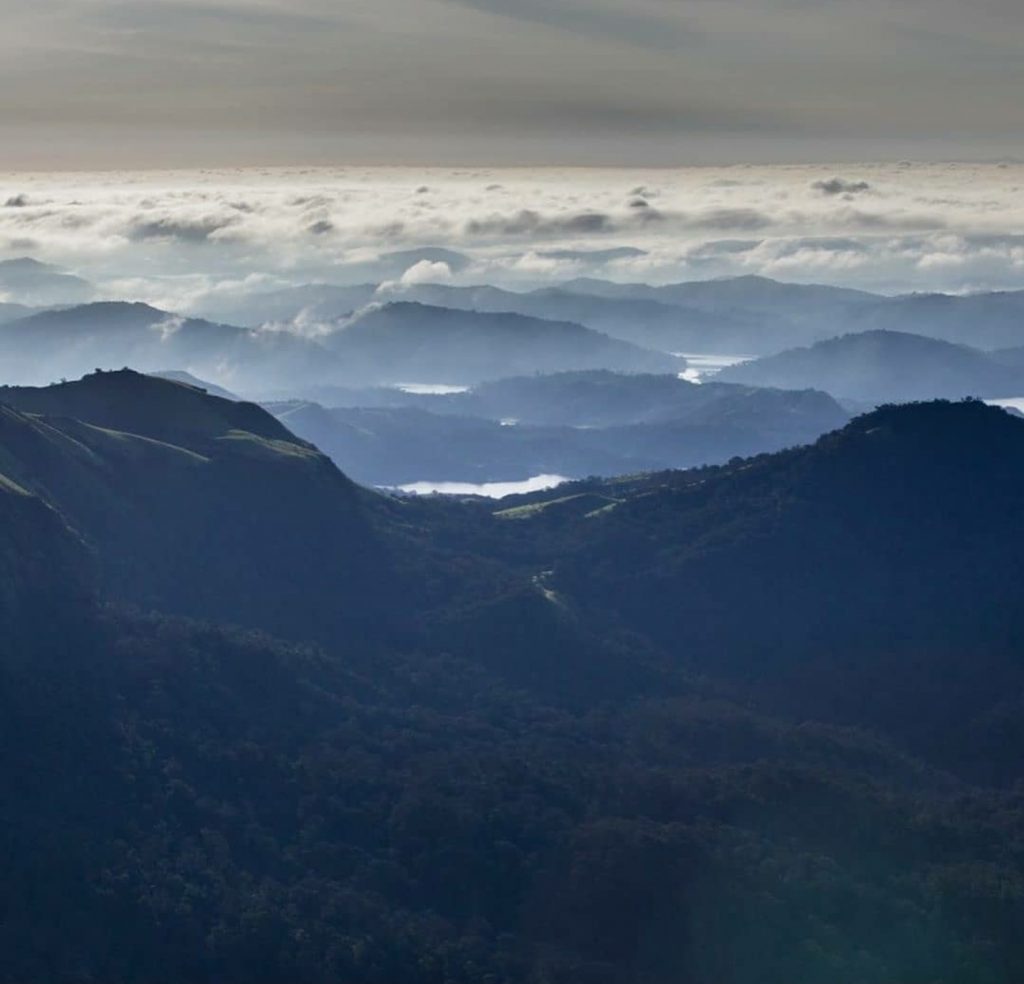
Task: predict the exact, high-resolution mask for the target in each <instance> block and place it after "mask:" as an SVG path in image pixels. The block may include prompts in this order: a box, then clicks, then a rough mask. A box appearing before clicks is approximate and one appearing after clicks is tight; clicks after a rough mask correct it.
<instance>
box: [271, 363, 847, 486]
mask: <svg viewBox="0 0 1024 984" xmlns="http://www.w3.org/2000/svg"><path fill="white" fill-rule="evenodd" d="M385 399H386V400H388V401H389V402H390V403H391V404H392V405H391V406H379V407H362V406H356V407H350V408H345V407H341V408H332V409H324V408H323V407H322V406H319V405H317V404H311V403H308V402H299V403H296V402H292V403H281V404H268V405H267V406H268V408H269V409H270V410H271V411H272V412H273V413H275V414H276V415H277V416H279V417H280V419H281V420H282V421H283V422H284V423H285V424H286V425H287V426H288V427H289V428H291V429H292V430H293V431H294V432H295V433H297V434H299V435H300V436H302V437H304V438H305V439H307V440H310V441H313V442H314V443H315V444H316V445H317V446H318V447H320V448H321V449H322V450H323V451H324V452H326V453H327V454H329V455H330V456H331V458H332V459H333V460H334V462H335V463H336V464H337V465H338V467H339V468H341V469H342V470H343V471H345V472H346V473H348V474H350V475H352V476H353V477H354V478H356V479H357V480H359V481H363V482H367V483H369V484H373V485H404V484H409V483H413V482H418V481H434V482H443V481H456V482H490V481H515V480H522V479H526V478H529V477H531V476H533V475H541V474H555V475H564V476H567V477H570V478H581V477H583V476H586V475H613V474H619V473H625V472H637V471H650V470H658V469H664V468H684V467H687V468H689V467H693V466H695V465H703V464H711V463H722V462H725V461H728V460H729V459H730V458H732V457H735V456H736V455H748V454H756V453H759V452H762V451H776V450H779V449H781V448H784V447H791V446H793V445H795V444H802V443H805V442H806V441H810V440H814V439H815V438H816V437H818V436H819V435H820V434H823V433H825V432H826V431H829V430H832V429H834V428H835V427H838V426H840V425H841V424H843V423H845V422H846V420H847V415H846V414H845V412H844V411H843V410H842V409H841V408H840V407H839V406H838V404H836V402H835V401H834V400H832V399H831V397H829V396H827V395H825V394H824V393H818V392H815V391H807V392H800V393H794V392H784V391H781V390H756V389H750V388H748V387H742V386H731V385H725V384H708V385H705V386H696V385H694V384H692V383H688V382H685V381H684V380H680V379H678V378H677V377H675V376H650V375H621V374H616V373H610V372H604V371H596V372H582V373H558V374H553V375H544V376H526V377H517V378H513V379H505V380H498V381H496V382H493V383H483V384H481V385H480V386H478V387H475V388H474V389H472V390H471V391H469V392H467V393H460V394H452V395H449V396H429V397H416V396H414V395H412V394H402V393H397V392H392V393H391V394H389V395H388V396H386V397H385V396H381V400H382V401H384V400H385Z"/></svg>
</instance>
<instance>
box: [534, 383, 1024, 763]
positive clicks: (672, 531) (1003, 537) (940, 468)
mask: <svg viewBox="0 0 1024 984" xmlns="http://www.w3.org/2000/svg"><path fill="white" fill-rule="evenodd" d="M1022 480H1024V421H1021V420H1019V419H1015V418H1013V417H1011V416H1010V415H1008V414H1006V413H1004V412H1003V411H1001V410H999V409H997V408H990V407H986V406H985V405H983V404H980V403H962V404H943V403H937V404H920V405H910V406H906V407H893V408H885V409H883V410H881V411H877V412H875V413H873V414H869V415H867V416H865V417H861V418H858V419H856V420H855V421H853V422H852V423H851V424H850V425H848V426H847V427H846V428H844V429H843V430H841V431H838V432H836V433H834V434H832V435H828V436H826V437H824V438H822V439H821V440H819V441H818V442H817V443H816V444H815V445H813V446H811V447H809V448H803V449H797V450H795V451H790V452H785V453H783V454H780V455H773V456H763V457H761V458H758V459H754V460H753V461H750V462H744V463H742V464H738V465H736V466H732V467H729V468H726V469H722V470H718V471H716V470H708V471H705V472H703V473H702V472H695V473H686V474H679V475H671V474H669V475H666V476H662V477H660V478H653V477H652V478H650V479H647V480H643V481H639V482H637V483H636V484H635V485H634V486H633V487H631V488H630V487H626V488H625V489H624V490H623V493H622V494H617V492H616V486H615V483H607V484H606V485H605V486H603V487H602V486H600V485H598V486H595V487H589V486H585V488H588V489H589V490H590V491H591V492H600V491H602V489H603V492H604V494H605V495H606V496H607V497H608V499H609V501H610V503H611V506H610V508H608V509H606V510H604V511H603V512H602V513H601V515H600V516H595V517H592V518H589V519H587V520H585V521H582V522H579V521H574V522H572V523H569V524H568V526H566V525H565V523H564V522H563V523H561V524H560V523H556V522H555V519H554V518H553V519H552V520H551V523H554V524H555V525H554V526H551V523H548V521H546V520H545V518H544V512H545V510H544V509H543V508H542V505H543V497H534V504H533V506H532V510H533V512H532V513H530V515H532V516H534V517H535V518H534V519H533V520H532V522H533V523H536V524H538V536H541V537H542V539H543V540H544V541H550V542H552V543H553V544H557V543H559V542H561V543H562V547H561V548H559V547H557V546H552V547H551V549H552V550H553V551H555V552H558V551H559V550H563V551H564V552H563V553H561V554H560V556H558V557H552V564H553V567H554V571H555V574H554V577H553V578H552V579H551V580H550V587H551V588H552V589H553V590H555V591H557V592H559V593H560V594H561V595H562V596H563V597H564V598H566V599H567V600H570V601H572V602H574V603H575V604H578V605H579V606H580V611H581V617H584V618H586V619H592V620H595V621H600V622H602V623H603V624H605V625H618V626H621V625H623V624H625V625H628V626H629V627H630V628H631V629H632V630H633V631H636V632H637V633H640V634H642V635H645V636H646V637H648V638H649V639H651V640H653V641H655V642H656V643H657V644H658V645H659V646H661V647H664V648H666V649H668V650H670V651H673V652H675V653H676V654H677V657H678V658H679V659H680V660H682V661H683V662H684V664H686V665H690V666H692V667H693V668H694V669H696V670H697V671H698V672H703V673H709V674H712V675H715V676H722V677H726V678H730V679H733V680H735V681H737V682H742V685H744V686H746V685H749V686H750V687H752V688H753V689H754V690H755V691H756V692H757V694H758V695H759V697H758V699H759V700H761V701H763V702H765V704H764V706H772V705H773V704H774V706H777V707H784V708H786V709H787V711H788V712H789V713H794V714H798V715H810V714H813V715H826V716H827V717H829V718H830V719H834V720H837V721H841V722H846V723H849V722H852V721H857V722H858V723H860V724H867V725H870V726H873V727H877V728H879V729H882V730H884V731H886V732H887V733H889V734H893V735H898V736H900V738H901V740H905V741H907V742H909V743H911V744H912V745H913V746H914V747H916V748H918V749H921V748H927V749H929V750H930V753H931V754H932V755H934V756H935V760H936V761H941V762H944V763H945V764H947V765H951V764H953V763H955V764H956V766H957V767H959V768H963V769H966V770H968V771H973V772H975V773H976V774H979V775H982V776H985V777H986V778H991V777H993V776H996V777H1000V778H1006V777H1007V776H1008V775H1009V776H1015V775H1019V774H1020V763H1019V761H1018V760H1017V758H1016V755H1015V754H1014V753H1012V752H1011V749H1012V748H1013V747H1014V745H1013V741H1015V740H1016V739H1011V738H1010V737H1009V736H1010V735H1011V734H1012V735H1016V734H1017V732H1016V731H1015V730H1014V728H1015V727H1016V725H1011V724H1010V723H1009V721H1010V720H1011V719H1012V718H1013V717H1014V715H1015V712H1014V711H1013V708H1014V707H1015V706H1016V704H1015V702H1016V701H1017V700H1018V699H1019V695H1020V694H1021V693H1024V663H1022V662H1021V660H1020V658H1019V653H1020V652H1021V651H1022V647H1024V618H1022V616H1021V612H1022V610H1024V609H1022V608H1021V605H1020V600H1021V598H1022V597H1024V560H1022V559H1021V557H1020V554H1019V551H1018V550H1017V549H1016V544H1017V542H1018V541H1019V538H1020V536H1021V535H1022V534H1024V513H1022V511H1021V509H1020V505H1019V494H1018V489H1019V487H1020V484H1021V481H1022ZM574 491H577V490H574V489H573V487H571V486H570V487H567V488H565V489H560V490H558V492H559V495H560V496H562V497H564V496H566V495H569V494H573V492H574ZM549 497H551V498H553V496H549ZM560 527H561V528H562V531H563V533H562V535H565V536H567V537H568V538H569V542H570V543H572V542H576V545H575V547H573V548H572V549H568V550H566V549H565V541H560V540H559V534H558V530H559V528H560ZM542 531H543V532H542ZM576 538H578V541H576ZM909 707H913V708H914V713H913V714H908V712H907V708H909ZM1004 718H1005V719H1006V720H1005V721H1004V723H1003V724H1001V725H1000V728H1003V729H1008V730H1004V731H1003V732H998V731H997V732H993V731H992V727H993V725H994V722H995V721H996V720H1003V719H1004Z"/></svg>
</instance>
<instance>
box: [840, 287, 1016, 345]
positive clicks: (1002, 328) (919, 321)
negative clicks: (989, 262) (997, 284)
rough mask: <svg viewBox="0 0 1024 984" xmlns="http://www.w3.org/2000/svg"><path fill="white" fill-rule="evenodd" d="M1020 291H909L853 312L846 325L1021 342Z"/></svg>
mask: <svg viewBox="0 0 1024 984" xmlns="http://www.w3.org/2000/svg"><path fill="white" fill-rule="evenodd" d="M1022 323H1024V291H991V292H985V293H980V294H964V295H952V294H909V295H906V296H902V297H892V298H886V299H884V301H879V302H877V303H875V304H867V305H864V306H862V307H860V308H859V309H858V310H856V311H855V312H853V317H852V318H851V319H850V320H849V321H848V322H847V323H846V324H845V325H844V330H845V331H867V330H872V329H875V330H887V331H904V332H911V333H913V334H918V335H927V336H928V337H929V338H939V339H943V340H945V341H948V342H954V343H958V344H961V345H971V346H973V347H975V348H981V349H998V348H1006V347H1013V346H1019V345H1022V344H1024V328H1022V327H1021V326H1022Z"/></svg>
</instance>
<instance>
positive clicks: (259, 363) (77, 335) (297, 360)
mask: <svg viewBox="0 0 1024 984" xmlns="http://www.w3.org/2000/svg"><path fill="white" fill-rule="evenodd" d="M0 359H2V361H3V380H4V381H5V382H10V383H21V384H27V385H45V384H47V383H51V382H56V381H57V380H58V379H60V378H74V377H77V376H81V375H82V374H83V373H86V372H92V371H93V369H96V368H100V369H120V368H122V367H124V366H131V367H132V368H133V369H136V370H138V371H140V372H159V371H161V370H163V369H166V367H167V366H168V365H177V366H181V367H184V368H186V369H187V370H188V371H190V372H194V373H195V374H196V375H198V376H200V377H203V378H207V377H213V378H215V379H218V380H222V381H230V383H231V384H232V385H238V386H239V387H240V388H241V389H251V388H258V387H261V386H270V385H273V383H274V382H275V381H279V380H280V379H281V378H282V376H283V377H284V378H290V379H292V380H295V381H296V382H299V381H301V382H306V383H311V382H329V381H330V380H331V372H332V367H333V362H332V359H331V357H330V354H329V353H328V352H326V351H325V350H324V349H323V348H322V347H321V346H319V345H317V344H316V343H315V342H313V341H311V340H309V339H305V338H300V337H298V336H297V335H293V334H289V333H287V332H272V331H267V332H256V331H250V330H247V329H243V328H237V327H235V326H233V325H222V324H214V323H212V322H208V321H201V320H197V319H192V318H182V317H179V316H177V315H174V314H170V313H168V312H166V311H160V310H158V309H157V308H154V307H150V306H149V305H146V304H127V303H120V302H118V303H97V304H85V305H80V306H77V307H71V308H65V309H60V310H53V311H42V312H39V313H37V314H34V315H31V316H29V317H27V318H21V319H17V320H14V321H9V322H7V323H4V324H0Z"/></svg>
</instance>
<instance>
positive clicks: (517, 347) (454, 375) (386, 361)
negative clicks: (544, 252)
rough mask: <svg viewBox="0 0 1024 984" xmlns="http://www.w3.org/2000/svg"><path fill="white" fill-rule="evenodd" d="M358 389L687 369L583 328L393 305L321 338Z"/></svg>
mask: <svg viewBox="0 0 1024 984" xmlns="http://www.w3.org/2000/svg"><path fill="white" fill-rule="evenodd" d="M323 341H324V345H325V346H327V347H328V348H329V349H330V351H331V352H332V353H333V354H334V355H335V356H336V357H337V358H338V359H339V360H340V361H341V362H342V363H343V364H344V367H345V369H344V371H345V375H346V377H347V378H348V379H349V380H351V381H352V382H353V383H357V384H359V385H369V384H374V383H388V382H391V383H403V382H404V383H456V384H459V383H461V384H467V385H468V384H472V383H477V382H480V381H481V380H485V379H496V378H500V377H503V376H509V375H519V374H523V373H534V372H558V371H561V370H566V369H598V368H600V369H616V370H620V371H630V372H672V371H679V370H680V369H681V368H685V363H683V362H682V361H681V360H678V359H675V358H673V357H672V356H670V355H667V354H665V353H660V352H654V351H651V350H649V349H643V348H640V347H639V346H636V345H632V344H630V343H628V342H623V341H621V340H618V339H613V338H609V337H608V336H607V335H602V334H600V333H598V332H595V331H591V330H590V329H588V328H584V327H582V326H581V325H576V324H572V323H569V322H555V321H543V320H540V319H537V318H526V317H523V316H521V315H515V314H483V313H476V312H469V311H453V310H449V309H445V308H437V307H429V306H427V305H422V304H412V303H404V302H403V303H395V304H386V305H383V306H381V307H376V308H370V309H368V310H366V311H364V312H363V313H361V314H359V315H357V316H356V317H355V318H354V319H352V320H351V321H349V322H347V323H345V324H344V325H343V326H341V327H340V328H338V329H337V330H336V331H334V332H332V333H331V334H329V335H327V336H325V337H324V340H323Z"/></svg>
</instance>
